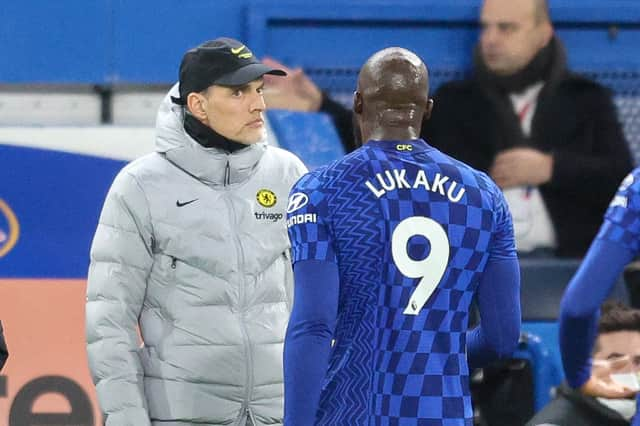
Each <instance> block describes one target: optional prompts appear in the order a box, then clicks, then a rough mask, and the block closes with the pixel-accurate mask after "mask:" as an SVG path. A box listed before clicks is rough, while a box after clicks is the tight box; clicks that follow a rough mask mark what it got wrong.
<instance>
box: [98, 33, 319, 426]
mask: <svg viewBox="0 0 640 426" xmlns="http://www.w3.org/2000/svg"><path fill="white" fill-rule="evenodd" d="M264 74H275V75H283V74H284V72H283V71H280V70H276V69H272V68H269V67H267V66H265V65H263V64H261V63H260V62H259V61H258V60H256V58H255V57H254V56H253V54H252V52H251V51H250V50H249V49H248V48H247V47H246V46H244V45H243V44H242V43H240V42H238V41H236V40H232V39H228V38H219V39H216V40H213V41H209V42H206V43H204V44H202V45H200V46H198V47H197V48H195V49H192V50H189V51H188V52H187V53H186V54H185V55H184V57H183V59H182V63H181V65H180V83H179V87H178V86H177V85H176V86H174V87H173V89H172V90H171V91H170V93H169V94H168V95H167V96H166V97H165V99H164V102H163V103H162V105H161V106H160V110H159V113H158V119H157V137H156V146H157V152H156V153H154V154H150V155H148V156H145V157H143V158H141V159H139V160H137V161H135V162H133V163H132V164H130V165H128V166H126V167H125V168H124V169H123V170H122V171H121V172H120V174H119V175H118V176H117V177H116V179H115V181H114V183H113V185H112V187H111V189H110V191H109V194H108V195H107V198H106V200H105V203H104V208H103V210H102V214H101V216H100V223H99V224H98V229H97V231H96V234H95V237H94V240H93V245H92V247H91V266H90V269H89V279H88V289H87V307H86V316H87V317H86V321H87V323H86V332H87V349H88V354H89V364H90V369H91V372H92V375H93V379H94V382H95V384H96V390H97V394H98V398H99V402H100V406H101V408H102V410H103V412H104V413H105V415H106V424H107V425H108V426H118V425H132V426H145V425H167V426H168V425H173V426H177V425H193V424H206V425H223V424H224V425H230V424H233V425H237V426H245V424H246V425H255V426H262V425H280V424H282V416H283V406H282V404H283V379H282V348H283V340H284V333H285V328H286V324H287V320H288V318H289V312H290V303H291V294H290V290H291V286H292V283H291V278H292V276H291V269H290V268H291V264H290V261H289V255H288V250H289V239H288V238H287V231H286V227H285V217H284V215H285V210H286V199H287V195H288V193H289V190H290V188H291V186H292V185H293V183H294V182H295V181H296V180H297V179H298V177H299V176H300V175H301V174H302V173H304V172H305V171H306V169H305V167H304V165H303V164H302V163H301V161H300V160H299V159H298V158H297V157H295V156H294V155H293V154H291V153H289V152H287V151H284V150H281V149H279V148H274V147H270V146H268V145H267V144H266V142H265V128H264V120H263V112H264V110H265V104H264V100H263V97H262V90H263V79H262V76H263V75H264ZM138 326H139V330H140V335H141V337H142V340H143V346H142V347H140V345H139V341H138V334H137V332H136V328H137V327H138Z"/></svg>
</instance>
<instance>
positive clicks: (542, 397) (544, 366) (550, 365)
mask: <svg viewBox="0 0 640 426" xmlns="http://www.w3.org/2000/svg"><path fill="white" fill-rule="evenodd" d="M532 329H536V327H532ZM524 330H525V328H524V327H523V332H522V333H521V334H520V342H519V343H518V349H517V350H516V352H515V353H514V354H513V358H518V359H524V360H526V361H528V362H529V363H530V365H531V370H532V373H533V385H534V389H533V393H534V411H535V412H537V411H539V410H540V409H541V408H542V407H544V406H545V405H546V404H547V403H548V402H549V401H550V400H551V392H552V389H553V388H554V387H555V386H557V385H559V384H560V382H561V381H562V366H561V364H559V359H555V354H553V353H552V352H551V351H550V347H549V346H548V344H547V339H549V336H545V337H543V338H541V337H540V336H538V335H536V334H534V333H531V332H528V331H524ZM538 331H542V332H543V333H550V334H553V331H552V327H544V326H543V327H542V328H538ZM555 339H556V342H557V339H558V333H557V331H556V332H555Z"/></svg>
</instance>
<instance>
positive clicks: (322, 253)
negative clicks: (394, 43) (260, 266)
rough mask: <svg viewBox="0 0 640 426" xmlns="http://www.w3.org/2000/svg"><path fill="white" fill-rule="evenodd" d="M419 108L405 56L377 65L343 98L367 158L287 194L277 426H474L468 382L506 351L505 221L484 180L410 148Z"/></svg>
mask: <svg viewBox="0 0 640 426" xmlns="http://www.w3.org/2000/svg"><path fill="white" fill-rule="evenodd" d="M428 93H429V83H428V73H427V68H426V66H425V65H424V63H423V62H422V61H421V60H420V58H418V57H417V56H416V55H415V54H414V53H412V52H410V51H408V50H406V49H402V48H389V49H384V50H382V51H379V52H377V53H376V54H374V55H373V56H372V57H371V58H369V60H368V61H367V62H366V63H365V65H364V66H363V67H362V70H361V72H360V75H359V79H358V88H357V91H356V93H355V95H354V106H353V110H354V113H355V117H356V118H357V123H358V128H359V129H360V134H361V135H362V141H363V142H365V143H364V145H363V146H362V147H361V148H359V149H357V150H356V151H354V152H352V153H351V154H349V155H347V156H346V157H344V158H343V159H341V160H338V161H337V162H335V163H332V164H331V165H329V166H326V167H322V168H319V169H316V170H314V171H313V172H311V173H309V174H307V175H305V176H304V177H303V178H302V179H300V181H298V183H297V184H296V185H295V187H294V188H293V189H292V193H291V195H290V201H289V207H288V209H287V211H288V224H289V235H290V237H291V244H292V251H293V259H294V275H295V292H294V293H295V301H294V306H293V311H292V314H291V320H290V323H289V327H288V329H287V336H286V343H285V355H284V357H285V359H284V362H285V364H284V365H285V367H284V368H285V422H286V424H288V425H289V424H290V425H294V426H306V425H309V426H311V425H331V426H336V425H341V426H342V425H344V426H364V425H371V424H385V425H386V424H390V425H391V424H393V425H395V424H398V425H405V424H407V425H408V424H412V425H417V424H425V425H426V424H429V425H453V424H456V425H462V424H465V425H471V424H472V417H473V413H472V407H471V397H470V392H469V367H470V366H471V367H481V366H483V365H484V364H486V363H487V362H489V361H492V360H495V359H498V358H500V357H504V356H508V355H510V354H511V353H512V352H513V350H514V349H515V347H516V345H517V342H518V336H519V332H520V298H519V289H520V287H519V282H520V275H519V268H518V259H517V256H516V252H515V246H514V239H513V228H512V225H511V216H510V214H509V210H508V208H507V206H506V203H505V201H504V198H503V197H502V194H501V192H500V190H499V189H498V188H497V186H496V185H495V184H494V183H493V182H492V181H491V180H490V179H489V178H488V177H487V176H486V175H485V174H484V173H481V172H478V171H476V170H474V169H472V168H471V167H469V166H467V165H466V164H463V163H461V162H459V161H456V160H455V159H453V158H451V157H449V156H448V155H446V154H443V153H442V152H440V151H438V150H437V149H434V148H433V147H431V146H429V145H428V144H427V143H426V142H425V141H424V140H422V139H419V133H420V126H421V124H422V121H423V118H425V119H426V118H428V117H429V114H430V113H431V108H432V106H433V101H431V100H430V99H429V97H428ZM475 295H477V300H478V306H479V311H480V317H481V321H480V326H479V327H477V328H475V329H473V330H470V331H469V330H468V321H469V307H470V304H471V300H472V298H473V297H474V296H475ZM332 339H333V340H334V342H333V343H332Z"/></svg>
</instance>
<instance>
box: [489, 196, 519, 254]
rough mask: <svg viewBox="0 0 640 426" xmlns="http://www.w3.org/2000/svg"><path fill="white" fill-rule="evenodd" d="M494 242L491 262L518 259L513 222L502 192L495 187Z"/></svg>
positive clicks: (491, 249)
mask: <svg viewBox="0 0 640 426" xmlns="http://www.w3.org/2000/svg"><path fill="white" fill-rule="evenodd" d="M492 194H493V202H494V204H493V222H494V231H493V241H492V244H491V248H490V252H489V260H490V261H492V260H506V259H516V258H517V257H518V256H517V253H516V242H515V236H514V233H513V220H512V219H511V212H510V211H509V206H508V205H507V201H506V200H505V199H504V195H502V191H501V190H500V189H499V188H498V187H497V186H495V185H493V191H492Z"/></svg>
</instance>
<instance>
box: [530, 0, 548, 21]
mask: <svg viewBox="0 0 640 426" xmlns="http://www.w3.org/2000/svg"><path fill="white" fill-rule="evenodd" d="M533 13H534V18H535V20H536V23H538V24H539V23H541V22H547V21H551V17H550V14H549V3H548V2H547V0H535V4H534V11H533Z"/></svg>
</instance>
